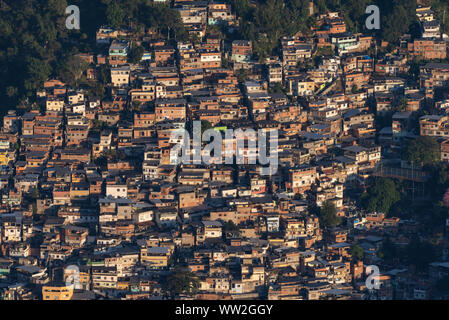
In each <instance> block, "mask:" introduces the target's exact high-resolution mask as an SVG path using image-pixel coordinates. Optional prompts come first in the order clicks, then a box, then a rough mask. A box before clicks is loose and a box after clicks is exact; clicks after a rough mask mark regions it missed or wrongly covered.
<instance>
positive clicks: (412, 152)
mask: <svg viewBox="0 0 449 320" xmlns="http://www.w3.org/2000/svg"><path fill="white" fill-rule="evenodd" d="M404 155H405V160H407V161H409V162H414V163H416V164H420V165H429V164H430V165H431V164H435V163H437V162H439V161H440V145H439V143H438V141H437V140H436V138H434V137H428V136H419V137H418V138H416V139H415V140H412V141H411V142H410V143H409V144H408V145H407V147H406V149H405V153H404Z"/></svg>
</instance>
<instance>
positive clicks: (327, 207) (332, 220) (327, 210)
mask: <svg viewBox="0 0 449 320" xmlns="http://www.w3.org/2000/svg"><path fill="white" fill-rule="evenodd" d="M319 218H320V224H321V225H322V226H323V227H325V228H334V227H336V226H338V225H339V224H340V223H341V218H340V217H338V216H337V208H335V205H334V204H333V203H332V202H330V201H326V202H324V204H323V206H322V207H321V208H320V211H319Z"/></svg>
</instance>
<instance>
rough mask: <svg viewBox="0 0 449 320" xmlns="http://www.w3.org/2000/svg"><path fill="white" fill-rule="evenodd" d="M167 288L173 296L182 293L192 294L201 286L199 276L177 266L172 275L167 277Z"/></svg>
mask: <svg viewBox="0 0 449 320" xmlns="http://www.w3.org/2000/svg"><path fill="white" fill-rule="evenodd" d="M166 285H167V290H168V291H169V292H170V293H171V295H172V297H175V296H177V295H180V294H188V295H191V294H193V293H195V292H196V291H197V290H198V288H199V286H200V283H199V280H198V277H197V276H196V275H195V274H194V273H192V272H190V271H188V270H186V269H183V268H180V267H177V268H176V269H175V270H174V271H173V273H172V274H171V275H169V276H168V277H167V283H166Z"/></svg>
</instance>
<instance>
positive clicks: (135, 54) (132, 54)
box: [128, 46, 145, 64]
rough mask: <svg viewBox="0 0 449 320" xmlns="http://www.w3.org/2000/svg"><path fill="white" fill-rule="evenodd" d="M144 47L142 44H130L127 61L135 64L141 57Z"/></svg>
mask: <svg viewBox="0 0 449 320" xmlns="http://www.w3.org/2000/svg"><path fill="white" fill-rule="evenodd" d="M144 52H145V49H144V48H143V47H142V46H132V47H131V50H130V51H129V54H128V62H130V63H134V64H137V63H139V62H140V60H141V59H142V56H143V53H144Z"/></svg>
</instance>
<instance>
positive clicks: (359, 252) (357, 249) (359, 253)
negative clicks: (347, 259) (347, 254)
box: [351, 244, 364, 261]
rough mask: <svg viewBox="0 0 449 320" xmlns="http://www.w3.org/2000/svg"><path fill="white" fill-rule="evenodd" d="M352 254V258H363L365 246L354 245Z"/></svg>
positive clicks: (359, 259)
mask: <svg viewBox="0 0 449 320" xmlns="http://www.w3.org/2000/svg"><path fill="white" fill-rule="evenodd" d="M351 256H352V259H353V260H355V261H361V260H363V256H364V251H363V248H362V247H361V246H359V245H358V244H356V245H353V246H352V248H351Z"/></svg>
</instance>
